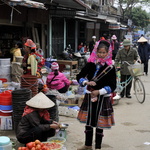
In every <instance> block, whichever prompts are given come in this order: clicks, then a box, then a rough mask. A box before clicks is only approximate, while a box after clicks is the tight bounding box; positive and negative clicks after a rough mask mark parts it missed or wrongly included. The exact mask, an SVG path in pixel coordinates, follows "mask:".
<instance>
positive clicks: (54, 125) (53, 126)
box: [50, 124, 60, 129]
mask: <svg viewBox="0 0 150 150" xmlns="http://www.w3.org/2000/svg"><path fill="white" fill-rule="evenodd" d="M50 128H53V129H59V128H60V125H59V124H50Z"/></svg>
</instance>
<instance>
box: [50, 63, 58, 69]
mask: <svg viewBox="0 0 150 150" xmlns="http://www.w3.org/2000/svg"><path fill="white" fill-rule="evenodd" d="M51 69H52V70H58V69H59V65H58V63H57V62H53V63H52V64H51Z"/></svg>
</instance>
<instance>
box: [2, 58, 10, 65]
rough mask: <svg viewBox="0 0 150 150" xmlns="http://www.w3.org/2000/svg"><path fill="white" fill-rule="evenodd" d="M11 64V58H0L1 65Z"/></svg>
mask: <svg viewBox="0 0 150 150" xmlns="http://www.w3.org/2000/svg"><path fill="white" fill-rule="evenodd" d="M8 65H9V66H10V58H1V59H0V66H8Z"/></svg>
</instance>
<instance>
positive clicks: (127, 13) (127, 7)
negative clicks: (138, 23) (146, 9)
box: [117, 0, 150, 19]
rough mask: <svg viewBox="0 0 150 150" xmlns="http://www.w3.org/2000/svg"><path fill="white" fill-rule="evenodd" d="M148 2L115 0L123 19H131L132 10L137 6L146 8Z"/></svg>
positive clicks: (148, 0)
mask: <svg viewBox="0 0 150 150" xmlns="http://www.w3.org/2000/svg"><path fill="white" fill-rule="evenodd" d="M149 2H150V0H117V3H118V5H119V7H120V10H121V13H122V15H123V19H126V18H129V19H131V15H132V14H131V12H132V9H133V8H135V7H138V6H148V5H149V4H150V3H149Z"/></svg>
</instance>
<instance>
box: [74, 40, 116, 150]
mask: <svg viewBox="0 0 150 150" xmlns="http://www.w3.org/2000/svg"><path fill="white" fill-rule="evenodd" d="M77 80H78V82H79V84H80V85H81V86H86V89H87V90H86V94H85V97H84V100H83V103H82V105H81V108H80V111H79V114H78V118H77V119H78V120H79V121H80V122H81V123H86V125H85V144H84V146H82V147H81V148H78V150H92V141H93V133H95V150H99V149H101V143H102V138H103V129H109V128H111V126H112V125H114V112H113V107H112V102H111V93H112V92H113V91H114V90H115V89H116V71H115V67H114V66H113V65H112V50H111V46H110V43H109V42H108V41H105V40H100V41H98V42H97V43H96V45H95V47H94V49H93V52H92V54H91V56H90V58H89V59H88V63H87V64H86V65H85V67H83V69H82V70H81V72H80V73H79V74H78V75H77ZM94 128H95V132H93V129H94Z"/></svg>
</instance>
